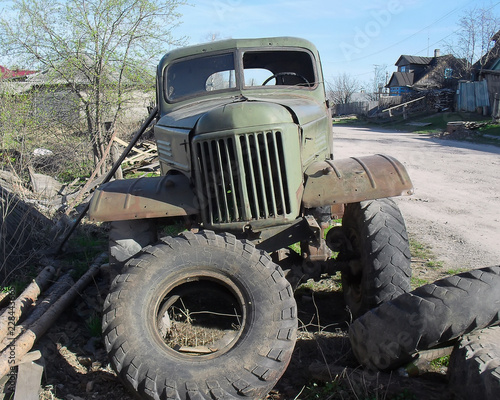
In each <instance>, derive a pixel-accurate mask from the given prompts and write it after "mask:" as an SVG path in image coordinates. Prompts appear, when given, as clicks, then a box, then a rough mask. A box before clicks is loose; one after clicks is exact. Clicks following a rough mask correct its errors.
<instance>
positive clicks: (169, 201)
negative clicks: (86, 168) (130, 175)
mask: <svg viewBox="0 0 500 400" xmlns="http://www.w3.org/2000/svg"><path fill="white" fill-rule="evenodd" d="M196 205H197V202H196V199H195V195H194V193H193V190H192V189H191V186H190V184H189V180H188V178H186V177H185V176H184V175H167V176H160V177H154V178H138V179H121V180H116V181H112V182H110V183H107V184H105V185H103V186H101V187H100V188H98V189H97V190H96V191H95V193H94V196H93V197H92V200H91V202H90V208H89V218H90V219H91V220H92V221H122V220H129V219H143V218H160V217H175V216H183V215H191V214H197V213H198V212H199V209H198V207H197V206H196Z"/></svg>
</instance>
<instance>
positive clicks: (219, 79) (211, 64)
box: [164, 53, 236, 101]
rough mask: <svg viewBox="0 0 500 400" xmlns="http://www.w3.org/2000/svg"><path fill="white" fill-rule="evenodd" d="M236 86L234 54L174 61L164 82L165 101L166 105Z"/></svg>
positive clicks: (167, 71)
mask: <svg viewBox="0 0 500 400" xmlns="http://www.w3.org/2000/svg"><path fill="white" fill-rule="evenodd" d="M235 86H236V84H235V71H234V55H233V53H226V54H218V55H212V56H201V57H196V58H190V59H187V60H179V61H175V62H173V63H172V64H171V65H170V66H169V67H168V68H167V70H166V73H165V78H164V88H165V89H164V90H165V97H166V98H167V99H168V100H169V101H175V100H178V99H181V98H183V97H188V96H193V95H197V94H203V93H207V92H211V91H216V90H224V89H227V88H232V87H235Z"/></svg>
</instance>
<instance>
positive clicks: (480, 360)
mask: <svg viewBox="0 0 500 400" xmlns="http://www.w3.org/2000/svg"><path fill="white" fill-rule="evenodd" d="M448 376H449V384H450V387H451V390H452V391H453V392H454V393H455V394H456V396H457V399H463V400H496V399H498V397H499V396H500V327H499V326H495V327H490V328H486V329H481V330H479V331H473V332H471V333H470V334H467V335H465V336H464V337H463V338H461V339H460V340H459V342H458V343H457V344H456V345H455V348H454V349H453V353H452V354H451V357H450V364H449V366H448Z"/></svg>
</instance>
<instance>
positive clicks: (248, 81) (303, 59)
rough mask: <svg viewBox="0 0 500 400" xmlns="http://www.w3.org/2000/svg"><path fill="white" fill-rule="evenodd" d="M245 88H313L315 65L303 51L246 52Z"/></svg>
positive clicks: (244, 62)
mask: <svg viewBox="0 0 500 400" xmlns="http://www.w3.org/2000/svg"><path fill="white" fill-rule="evenodd" d="M243 69H244V74H245V86H263V85H286V86H303V87H308V88H310V87H313V86H314V85H315V81H316V79H315V73H314V64H313V62H312V58H311V55H310V54H309V53H308V52H305V51H301V50H264V51H246V52H245V53H244V54H243Z"/></svg>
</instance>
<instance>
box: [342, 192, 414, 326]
mask: <svg viewBox="0 0 500 400" xmlns="http://www.w3.org/2000/svg"><path fill="white" fill-rule="evenodd" d="M342 229H343V231H344V235H345V236H346V237H347V239H348V241H347V245H344V246H343V248H342V250H341V252H340V260H344V261H346V260H347V261H348V268H345V269H344V270H343V271H342V289H343V291H344V298H345V301H346V304H347V306H348V307H349V309H350V310H351V313H352V315H353V317H354V318H357V317H359V316H360V315H362V314H364V313H365V312H366V311H368V310H370V309H372V308H373V307H376V306H377V305H379V304H381V303H383V302H386V301H388V300H391V299H393V298H395V297H397V296H399V295H401V294H403V293H406V292H409V291H410V290H411V289H410V278H411V255H410V246H409V243H408V235H407V233H406V226H405V223H404V219H403V216H402V215H401V213H400V211H399V208H398V206H397V205H396V203H394V201H393V200H391V199H379V200H370V201H364V202H361V203H352V204H347V205H346V208H345V213H344V217H343V219H342Z"/></svg>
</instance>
